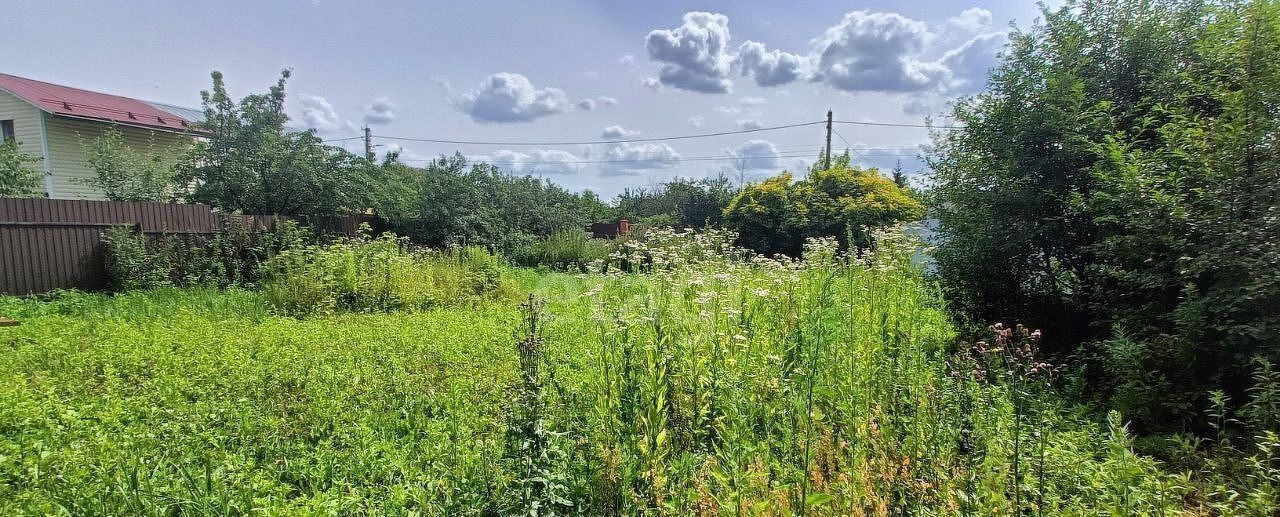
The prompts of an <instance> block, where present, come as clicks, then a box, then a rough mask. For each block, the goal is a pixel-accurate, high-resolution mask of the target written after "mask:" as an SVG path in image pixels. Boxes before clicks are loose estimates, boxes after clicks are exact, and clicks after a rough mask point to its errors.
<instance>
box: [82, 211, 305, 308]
mask: <svg viewBox="0 0 1280 517" xmlns="http://www.w3.org/2000/svg"><path fill="white" fill-rule="evenodd" d="M310 239H311V234H310V231H308V230H306V229H305V228H303V227H301V226H299V225H297V224H296V223H293V222H291V221H282V222H281V223H280V224H279V225H278V226H277V227H276V229H275V230H273V231H253V230H250V229H249V228H246V227H245V226H243V225H239V224H230V225H228V226H227V227H225V228H223V229H222V230H220V231H218V232H215V233H213V234H212V235H197V234H168V233H162V234H154V235H152V236H150V237H148V236H147V235H145V234H143V233H141V232H139V231H137V229H136V228H134V227H132V226H116V227H113V228H111V229H110V230H107V231H105V232H103V235H102V240H103V253H104V257H103V258H104V267H105V271H106V274H107V285H108V287H109V288H111V289H112V290H115V291H131V290H135V289H153V288H156V287H162V286H195V285H204V286H217V287H227V286H232V285H239V286H250V285H254V284H256V283H258V282H260V281H261V280H262V279H263V276H264V271H263V264H264V263H265V262H266V261H267V260H268V259H270V258H271V257H273V256H275V255H276V254H278V253H280V252H281V251H283V250H286V249H290V248H295V247H299V246H301V245H303V244H304V243H305V242H307V241H308V240H310Z"/></svg>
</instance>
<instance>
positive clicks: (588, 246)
mask: <svg viewBox="0 0 1280 517" xmlns="http://www.w3.org/2000/svg"><path fill="white" fill-rule="evenodd" d="M612 250H613V245H612V243H611V242H610V241H607V240H604V239H595V238H592V237H591V234H589V233H587V232H584V231H582V230H576V229H566V230H561V231H558V232H556V233H553V234H551V235H548V236H547V237H546V238H543V239H540V240H538V241H537V242H535V243H532V244H525V245H523V246H521V247H519V248H517V249H516V251H515V252H514V253H513V254H512V259H513V260H514V261H515V263H516V264H519V265H521V266H525V267H539V266H545V267H549V268H551V269H555V270H560V271H569V270H577V271H585V270H586V269H587V268H588V267H589V266H590V265H591V264H592V263H593V262H600V261H604V260H607V259H608V258H609V253H610V252H611V251H612Z"/></svg>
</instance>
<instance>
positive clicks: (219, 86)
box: [177, 70, 412, 215]
mask: <svg viewBox="0 0 1280 517" xmlns="http://www.w3.org/2000/svg"><path fill="white" fill-rule="evenodd" d="M212 77H213V88H212V90H209V91H204V92H201V94H200V95H201V99H202V101H203V105H204V111H205V120H204V121H203V122H201V123H200V124H198V125H197V127H198V128H199V129H202V130H204V131H206V132H207V138H204V139H202V140H201V141H200V142H198V143H197V144H196V146H195V147H194V148H193V149H192V151H191V152H190V153H188V154H187V156H186V157H185V158H184V159H183V160H182V162H181V163H179V166H178V168H177V170H178V171H179V179H180V180H181V181H182V182H183V184H188V185H193V186H194V188H193V190H192V191H191V193H190V195H189V196H188V197H189V199H190V200H192V201H195V202H200V203H208V204H211V205H213V206H216V207H219V208H222V209H225V210H231V211H237V210H238V211H241V212H244V213H258V214H289V215H331V214H340V213H352V212H362V211H364V210H366V209H375V211H376V210H377V209H378V208H379V207H377V206H374V205H375V204H380V203H391V204H392V205H394V206H397V207H402V206H403V203H402V202H401V201H402V200H400V199H388V198H386V196H387V195H389V194H391V193H394V192H407V191H411V190H412V188H411V187H410V186H404V185H402V184H400V183H396V185H397V186H396V187H393V188H387V187H385V185H386V184H387V183H389V182H396V181H400V180H402V179H404V178H405V176H406V175H405V174H403V172H404V170H403V168H399V167H397V166H396V165H395V160H388V161H386V162H384V163H383V164H377V163H374V162H373V160H370V159H368V158H366V157H363V156H357V155H355V154H353V153H350V152H348V151H346V150H344V149H342V148H338V147H333V146H327V145H324V144H323V142H322V141H321V140H320V137H318V136H316V134H315V132H314V131H296V130H292V129H289V128H287V127H286V126H285V123H286V122H288V120H289V117H288V116H287V115H285V112H284V101H285V83H286V82H287V81H288V79H289V72H288V71H287V70H286V71H284V72H282V73H281V75H280V79H279V80H278V81H277V82H276V84H275V85H274V86H272V87H271V89H270V90H269V91H268V92H267V93H263V94H251V95H248V96H245V97H244V98H243V99H241V100H240V101H239V102H236V101H234V100H232V98H231V96H230V95H229V94H228V93H227V90H226V85H225V84H224V82H223V79H222V74H221V73H218V72H214V73H213V74H212Z"/></svg>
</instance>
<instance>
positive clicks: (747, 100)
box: [738, 97, 769, 107]
mask: <svg viewBox="0 0 1280 517" xmlns="http://www.w3.org/2000/svg"><path fill="white" fill-rule="evenodd" d="M738 102H741V103H742V105H743V106H752V107H756V106H764V105H765V104H768V103H769V101H768V100H766V99H765V98H764V97H743V98H741V99H738Z"/></svg>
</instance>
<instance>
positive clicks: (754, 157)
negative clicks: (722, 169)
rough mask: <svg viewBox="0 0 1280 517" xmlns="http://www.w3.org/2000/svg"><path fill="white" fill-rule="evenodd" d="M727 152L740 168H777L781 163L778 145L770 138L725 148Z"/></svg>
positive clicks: (733, 162) (730, 159)
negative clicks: (769, 139)
mask: <svg viewBox="0 0 1280 517" xmlns="http://www.w3.org/2000/svg"><path fill="white" fill-rule="evenodd" d="M725 152H726V153H728V154H729V156H730V158H729V161H730V162H732V164H733V166H734V167H735V168H737V169H738V170H744V171H754V170H761V169H777V168H779V167H778V165H779V164H780V163H781V159H779V158H778V147H777V146H775V145H773V142H770V141H768V140H748V141H747V142H744V143H743V144H742V145H739V146H738V147H735V148H732V149H725Z"/></svg>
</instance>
